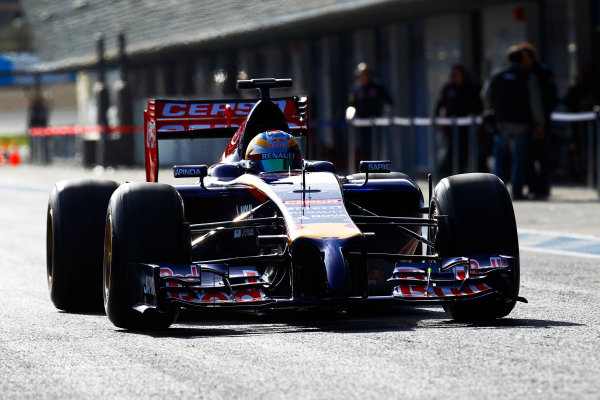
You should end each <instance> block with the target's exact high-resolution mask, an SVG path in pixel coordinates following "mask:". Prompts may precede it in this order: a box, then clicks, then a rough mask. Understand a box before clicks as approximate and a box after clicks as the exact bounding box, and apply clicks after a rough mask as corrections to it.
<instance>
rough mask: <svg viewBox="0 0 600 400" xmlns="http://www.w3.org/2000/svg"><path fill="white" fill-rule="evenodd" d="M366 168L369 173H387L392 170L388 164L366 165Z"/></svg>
mask: <svg viewBox="0 0 600 400" xmlns="http://www.w3.org/2000/svg"><path fill="white" fill-rule="evenodd" d="M367 168H368V169H369V172H371V171H373V172H375V171H385V172H389V171H391V170H392V165H391V164H390V163H368V164H367Z"/></svg>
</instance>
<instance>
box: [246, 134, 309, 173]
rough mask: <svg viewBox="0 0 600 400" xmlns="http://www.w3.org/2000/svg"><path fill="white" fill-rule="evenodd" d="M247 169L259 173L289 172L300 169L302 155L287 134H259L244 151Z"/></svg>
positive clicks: (293, 140)
mask: <svg viewBox="0 0 600 400" xmlns="http://www.w3.org/2000/svg"><path fill="white" fill-rule="evenodd" d="M246 160H248V167H249V168H252V169H254V170H257V171H260V172H274V171H289V170H291V169H301V168H302V154H301V153H300V147H299V146H298V143H296V139H294V137H293V136H292V135H290V134H289V133H287V132H283V131H279V130H271V131H266V132H263V133H259V134H258V135H256V136H255V137H254V139H252V140H251V141H250V143H249V144H248V148H247V149H246Z"/></svg>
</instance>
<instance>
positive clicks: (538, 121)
mask: <svg viewBox="0 0 600 400" xmlns="http://www.w3.org/2000/svg"><path fill="white" fill-rule="evenodd" d="M523 54H524V52H523V50H522V49H520V48H519V47H518V46H512V47H510V48H509V49H508V51H507V61H508V63H507V65H505V66H503V67H501V68H499V69H497V70H496V71H494V72H492V74H491V76H490V77H489V78H488V80H487V81H486V82H485V85H484V87H483V90H482V96H481V97H482V98H483V99H484V101H485V103H486V106H487V107H488V108H491V109H492V110H493V111H494V118H495V124H496V127H497V131H498V133H497V134H496V136H495V137H494V150H493V153H494V173H495V174H496V175H497V176H498V177H499V178H500V179H502V180H504V181H506V179H507V178H508V170H509V166H508V159H509V158H510V159H512V165H511V168H512V172H511V176H510V181H511V184H512V196H513V199H514V200H520V199H524V198H525V196H524V194H523V187H524V185H525V182H526V179H527V167H528V165H529V164H528V151H527V149H528V146H530V143H531V141H532V139H533V136H534V134H536V135H543V133H544V132H543V124H544V108H543V104H542V100H541V95H540V89H539V86H538V79H537V78H536V77H535V76H534V75H533V74H532V73H531V72H530V70H528V69H527V68H526V66H525V62H524V56H523ZM529 189H530V192H531V188H529Z"/></svg>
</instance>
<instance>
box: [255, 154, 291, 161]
mask: <svg viewBox="0 0 600 400" xmlns="http://www.w3.org/2000/svg"><path fill="white" fill-rule="evenodd" d="M261 156H262V159H263V160H266V159H270V158H275V159H278V160H280V159H290V160H293V159H294V158H295V157H296V155H295V154H294V153H262V154H261Z"/></svg>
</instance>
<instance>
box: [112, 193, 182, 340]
mask: <svg viewBox="0 0 600 400" xmlns="http://www.w3.org/2000/svg"><path fill="white" fill-rule="evenodd" d="M106 223H107V225H108V224H110V232H109V233H108V234H111V235H112V236H111V242H110V246H111V249H110V254H107V249H106V244H105V255H104V257H105V261H104V271H105V272H104V283H105V290H104V306H105V311H106V314H107V315H108V317H109V319H110V320H111V321H112V322H113V324H114V325H116V326H118V327H122V328H127V329H160V328H166V327H168V326H169V325H170V324H171V323H173V321H174V320H175V318H176V317H177V308H173V307H168V306H167V307H166V308H165V309H163V310H161V312H152V311H154V310H149V311H148V312H146V313H144V314H142V313H140V312H138V311H136V310H134V309H133V308H132V307H133V306H134V304H133V302H134V293H133V290H135V286H134V285H133V282H132V279H133V278H132V268H133V266H132V264H134V263H143V262H148V263H159V262H170V263H185V262H187V261H189V260H186V259H185V252H184V251H182V249H183V248H184V235H183V223H184V219H183V205H182V200H181V197H180V195H179V193H178V192H177V191H176V190H175V189H174V188H173V187H172V186H169V185H164V184H158V183H127V184H124V185H121V186H120V187H119V189H118V190H117V191H115V193H114V194H113V196H112V197H111V200H110V205H109V208H108V213H107V219H106ZM107 288H108V289H107ZM107 290H108V291H107ZM163 311H164V312H163Z"/></svg>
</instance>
